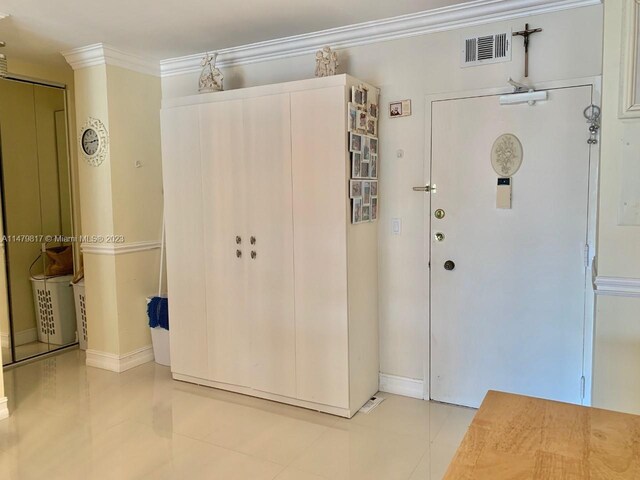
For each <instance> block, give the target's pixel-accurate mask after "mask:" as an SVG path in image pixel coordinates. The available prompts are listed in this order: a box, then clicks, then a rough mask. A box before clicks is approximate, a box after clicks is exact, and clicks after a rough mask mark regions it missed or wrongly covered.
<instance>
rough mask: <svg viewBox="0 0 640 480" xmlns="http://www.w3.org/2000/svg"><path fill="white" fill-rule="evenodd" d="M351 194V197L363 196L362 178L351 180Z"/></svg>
mask: <svg viewBox="0 0 640 480" xmlns="http://www.w3.org/2000/svg"><path fill="white" fill-rule="evenodd" d="M349 196H350V197H351V198H361V197H362V180H349Z"/></svg>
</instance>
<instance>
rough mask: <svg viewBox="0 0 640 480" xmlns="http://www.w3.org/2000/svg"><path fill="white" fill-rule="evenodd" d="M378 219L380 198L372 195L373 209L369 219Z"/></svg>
mask: <svg viewBox="0 0 640 480" xmlns="http://www.w3.org/2000/svg"><path fill="white" fill-rule="evenodd" d="M377 219H378V198H377V197H371V211H370V217H369V220H371V221H373V220H377Z"/></svg>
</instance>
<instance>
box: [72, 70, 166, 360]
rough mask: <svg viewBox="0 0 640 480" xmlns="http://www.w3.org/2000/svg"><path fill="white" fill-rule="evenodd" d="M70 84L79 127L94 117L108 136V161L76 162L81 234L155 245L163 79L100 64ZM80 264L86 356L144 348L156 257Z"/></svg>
mask: <svg viewBox="0 0 640 480" xmlns="http://www.w3.org/2000/svg"><path fill="white" fill-rule="evenodd" d="M75 84H76V90H77V94H76V112H77V117H78V119H80V122H79V123H81V124H82V123H84V121H85V120H86V118H87V117H94V118H98V119H100V120H101V121H102V122H103V123H104V124H105V126H106V128H107V131H108V132H109V154H108V157H107V159H106V160H105V162H104V163H103V164H102V165H100V166H98V167H92V166H89V165H87V164H86V163H85V162H83V161H81V162H80V163H79V177H80V198H81V202H82V225H83V230H82V233H83V234H84V235H110V234H114V235H122V236H123V237H124V240H125V245H126V244H131V243H136V242H150V241H156V242H157V241H159V240H160V234H161V218H162V180H161V177H162V170H161V156H160V118H159V109H160V79H159V78H157V77H154V76H151V75H145V74H141V73H137V72H134V71H131V70H128V69H124V68H121V67H115V66H112V65H99V66H93V67H86V68H81V69H78V70H76V71H75ZM136 162H139V163H140V166H137V164H136ZM118 245H119V244H114V246H116V247H117V246H118ZM84 265H85V286H86V300H87V327H88V337H89V346H88V347H89V350H92V351H97V352H106V353H111V354H116V355H123V354H127V353H130V352H132V351H135V350H138V349H140V348H142V347H146V346H148V345H149V344H150V337H149V329H148V327H147V318H146V302H145V297H147V296H149V295H153V294H154V293H155V292H156V288H157V278H158V269H159V250H158V249H154V250H147V251H139V252H132V253H126V254H121V255H120V254H119V255H113V254H107V255H104V254H95V253H85V255H84Z"/></svg>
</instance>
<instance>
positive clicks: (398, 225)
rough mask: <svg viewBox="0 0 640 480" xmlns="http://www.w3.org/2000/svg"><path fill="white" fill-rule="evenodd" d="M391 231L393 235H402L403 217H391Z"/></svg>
mask: <svg viewBox="0 0 640 480" xmlns="http://www.w3.org/2000/svg"><path fill="white" fill-rule="evenodd" d="M391 233H392V234H393V235H400V234H401V233H402V219H401V218H392V219H391Z"/></svg>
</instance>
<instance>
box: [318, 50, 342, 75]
mask: <svg viewBox="0 0 640 480" xmlns="http://www.w3.org/2000/svg"><path fill="white" fill-rule="evenodd" d="M338 65H340V64H339V63H338V53H337V52H334V51H332V50H331V48H330V47H324V48H323V49H322V50H318V51H317V52H316V77H328V76H330V75H335V74H336V71H337V70H338Z"/></svg>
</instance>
